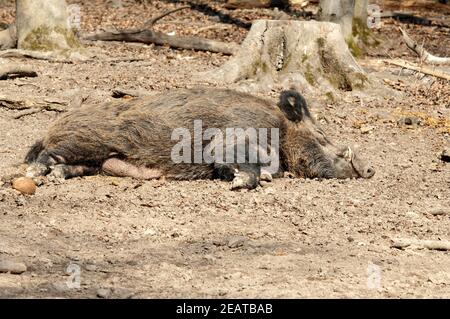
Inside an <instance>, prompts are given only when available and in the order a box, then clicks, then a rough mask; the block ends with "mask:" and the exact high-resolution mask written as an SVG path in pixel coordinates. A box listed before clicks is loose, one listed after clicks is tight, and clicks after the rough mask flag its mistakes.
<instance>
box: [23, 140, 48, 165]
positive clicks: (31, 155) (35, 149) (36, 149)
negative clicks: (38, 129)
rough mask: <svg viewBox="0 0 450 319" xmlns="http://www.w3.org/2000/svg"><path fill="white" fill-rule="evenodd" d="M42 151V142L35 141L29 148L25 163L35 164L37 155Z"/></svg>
mask: <svg viewBox="0 0 450 319" xmlns="http://www.w3.org/2000/svg"><path fill="white" fill-rule="evenodd" d="M43 150H44V143H43V141H42V140H39V141H36V143H34V144H33V146H31V148H30V150H29V151H28V153H27V155H26V156H25V163H28V164H29V163H32V162H35V161H36V160H37V158H38V156H39V154H40V153H41V152H42V151H43Z"/></svg>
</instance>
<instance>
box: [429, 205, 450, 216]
mask: <svg viewBox="0 0 450 319" xmlns="http://www.w3.org/2000/svg"><path fill="white" fill-rule="evenodd" d="M428 213H429V214H431V215H433V216H437V215H448V216H450V208H447V209H445V208H439V207H438V208H431V209H430V210H429V211H428Z"/></svg>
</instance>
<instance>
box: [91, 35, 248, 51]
mask: <svg viewBox="0 0 450 319" xmlns="http://www.w3.org/2000/svg"><path fill="white" fill-rule="evenodd" d="M83 39H85V40H91V41H125V42H139V43H145V44H150V43H154V44H158V45H169V46H170V47H173V48H179V49H189V50H200V51H211V52H218V53H224V54H230V55H232V54H234V53H235V52H236V51H237V49H238V47H239V46H238V45H237V44H236V43H225V42H220V41H215V40H209V39H204V38H198V37H178V36H171V35H167V34H165V33H162V32H157V31H153V30H143V31H140V32H136V31H118V32H101V33H94V34H89V35H85V36H84V37H83Z"/></svg>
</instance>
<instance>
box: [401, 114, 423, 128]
mask: <svg viewBox="0 0 450 319" xmlns="http://www.w3.org/2000/svg"><path fill="white" fill-rule="evenodd" d="M397 123H398V124H399V125H413V126H416V125H419V123H420V119H419V118H418V117H415V116H405V117H402V118H401V119H399V120H398V122H397Z"/></svg>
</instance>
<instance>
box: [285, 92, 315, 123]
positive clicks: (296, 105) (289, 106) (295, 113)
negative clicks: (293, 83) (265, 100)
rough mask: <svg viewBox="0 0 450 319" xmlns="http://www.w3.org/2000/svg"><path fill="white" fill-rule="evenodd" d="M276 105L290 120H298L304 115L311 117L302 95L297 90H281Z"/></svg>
mask: <svg viewBox="0 0 450 319" xmlns="http://www.w3.org/2000/svg"><path fill="white" fill-rule="evenodd" d="M278 107H279V108H280V110H281V111H282V112H283V113H284V115H285V116H286V118H287V119H288V120H290V121H292V122H300V121H301V120H303V119H304V117H308V118H311V114H310V113H309V110H308V107H307V105H306V101H305V99H304V97H303V96H302V95H301V94H300V93H298V92H297V91H294V90H288V91H282V92H281V94H280V101H279V102H278Z"/></svg>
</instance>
